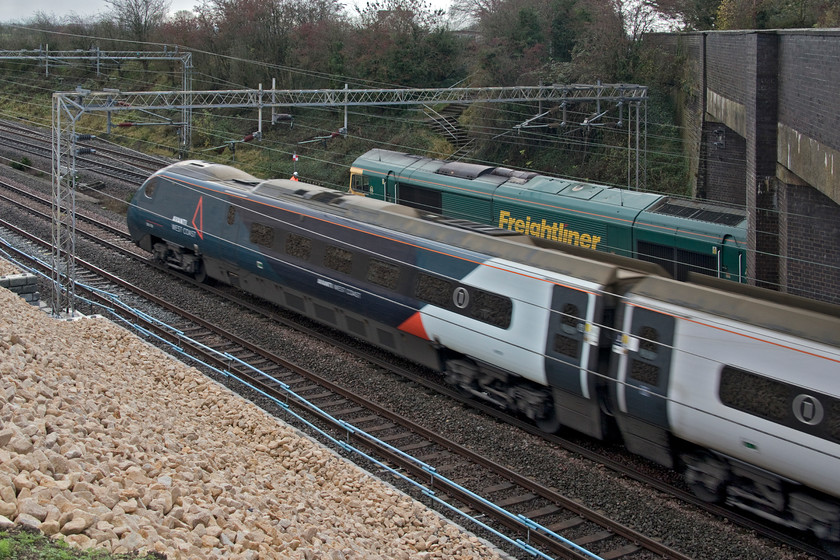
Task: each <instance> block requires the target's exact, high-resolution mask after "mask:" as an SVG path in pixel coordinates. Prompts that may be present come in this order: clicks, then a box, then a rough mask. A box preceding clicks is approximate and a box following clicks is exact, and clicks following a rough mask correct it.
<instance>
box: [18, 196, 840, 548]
mask: <svg viewBox="0 0 840 560" xmlns="http://www.w3.org/2000/svg"><path fill="white" fill-rule="evenodd" d="M30 200H31V203H30V204H28V207H29V209H28V210H27V211H31V207H32V206H36V205H37V204H43V205H44V206H45V207H48V205H49V200H48V199H46V198H45V197H41V198H40V202H38V201H36V198H30ZM6 203H11V202H10V201H8V200H7V201H6ZM80 216H81V219H83V220H86V219H87V217H85V216H84V214H80ZM45 219H47V220H49V212H48V211H47V212H46V214H45ZM90 220H91V222H96V221H97V219H96V217H90ZM118 230H119V228H117V231H112V232H110V233H109V234H108V235H107V236H108V237H110V236H113V237H114V238H115V239H122V242H121V243H117V244H118V245H119V244H124V243H125V239H126V238H127V234H126V233H125V231H124V230H122V231H118ZM80 234H81V235H91V236H92V237H93V238H96V239H97V240H98V241H101V240H102V238H105V237H106V235H105V234H96V233H87V232H83V231H82V232H80ZM122 250H125V248H123V249H122ZM128 253H131V251H130V250H128ZM128 253H125V255H126V256H130V257H131V258H138V257H137V254H138V253H137V252H136V251H135V252H133V253H134V254H133V255H129V254H128ZM140 255H141V256H140V257H139V258H141V259H143V260H144V261H145V254H140ZM216 292H217V293H219V294H222V295H224V297H226V298H230V297H231V294H230V292H232V290H216ZM245 299H247V298H245ZM237 305H249V306H250V307H251V309H252V310H254V309H256V308H258V307H262V308H263V309H262V310H261V312H262V313H263V314H265V311H264V307H265V306H264V305H262V306H260V305H259V304H253V303H250V304H249V303H247V302H245V301H243V300H242V298H239V301H238V302H237ZM269 316H270V317H271V318H272V320H274V321H284V322H288V321H289V320H288V319H287V318H284V317H282V316H278V315H276V314H269ZM181 326H182V327H183V328H184V329H186V332H194V331H193V330H192V327H188V326H187V325H181ZM293 328H295V329H298V330H300V329H305V327H302V326H300V325H295V326H293ZM195 334H196V336H197V338H198V339H202V337H203V336H207V338H206V339H205V340H207V341H208V342H213V344H215V343H216V342H215V341H216V339H217V337H220V336H222V335H220V334H218V333H208V334H206V335H204V334H199V333H195ZM319 336H322V335H320V334H319ZM221 340H222V341H223V342H219V344H221V347H222V348H225V347H230V348H233V347H232V346H230V345H231V344H232V343H231V342H230V339H229V338H224V337H223V338H222V339H221ZM331 344H335V342H331ZM208 346H212V345H211V344H208ZM348 349H350V350H353V351H354V352H357V351H358V349H354V348H352V345H348ZM237 352H240V350H237ZM241 352H245V351H244V350H241ZM232 355H237V357H239V354H232ZM243 355H244V354H243ZM364 359H366V360H370V361H373V362H376V363H377V364H378V365H380V367H388V368H389V369H394V367H393V365H391V364H388V362H387V361H386V360H383V359H380V358H378V357H376V356H368V357H365V358H364ZM256 360H257V363H258V364H267V363H268V362H266V360H268V358H266V357H265V356H261V357H257V358H256ZM234 361H235V360H234ZM243 361H244V360H243ZM230 363H231V361H230V360H229V361H228V365H230ZM244 369H245V371H244V372H243V373H242V375H243V378H244V377H245V375H247V372H248V371H249V368H247V367H246V368H244ZM260 369H263V368H262V367H261V368H260ZM269 369H270V368H269ZM286 369H288V368H286ZM278 371H279V370H278ZM283 375H286V373H285V372H284V374H283ZM401 375H406V376H410V377H411V378H412V379H413V381H414V382H416V383H422V384H424V385H427V386H429V387H432V388H434V390H435V391H439V390H441V389H440V388H439V387H436V386H435V385H436V383H434V382H431V381H429V380H428V379H424V376H423V375H422V374H417V373H415V372H413V371H411V370H409V369H406V371H405V372H402V373H401ZM256 381H257V380H256V379H252V382H253V383H256ZM327 381H328V380H327ZM272 383H273V385H274V386H273V388H271V387H267V388H266V392H269V389H271V391H274V392H278V391H279V393H278V394H282V391H284V390H285V389H283V387H284V385H283V384H285V385H288V386H289V387H296V386H298V384H297V383H295V384H289V383H288V381H287V380H286V379H285V378H284V377H283V376H278V377H277V378H276V380H275V381H274V382H272ZM278 387H279V388H280V389H278ZM323 387H324V385H321V384H316V385H314V386H312V387H311V389H310V388H307V389H306V390H302V394H303V395H308V396H310V397H311V400H312V401H313V402H316V403H320V404H322V405H323V407H324V408H325V410H328V411H333V412H335V411H337V412H345V413H347V415H346V416H347V417H346V418H344V420H345V422H350V423H352V422H353V420H354V419H356V420H358V418H359V417H358V416H355V414H359V415H360V417H361V418H365V417H367V416H372V415H371V414H370V413H369V412H367V411H366V409H363V410H362V411H356V410H355V409H356V408H357V406H360V405H355V404H346V403H345V402H343V401H341V400H338V399H337V397H335V396H334V394H333V393H331V392H328V391H327V390H326V389H324V388H323ZM447 391H448V390H447ZM321 393H324V394H323V395H322V394H321ZM270 394H271V393H270ZM451 396H452V397H457V398H460V396H458V395H456V394H453V395H451ZM345 398H346V397H345ZM331 399H337V400H336V403H335V404H332V402H331ZM470 406H473V407H477V408H483V409H484V410H485V412H486V413H488V414H493V415H495V416H497V417H499V418H500V419H502V420H503V421H504V422H506V423H512V424H514V425H517V426H519V427H520V428H521V429H523V430H526V431H532V432H536V430H535V429H534V428H533V427H532V426H530V425H528V424H527V423H524V422H520V421H519V420H517V419H513V418H509V417H507V416H505V415H503V414H501V413H500V412H499V411H496V410H495V409H492V408H489V407H483V406H481V405H480V404H476V403H474V402H471V403H470ZM334 415H335V416H337V414H334ZM357 427H359V428H361V429H364V430H365V431H369V432H371V433H373V434H375V435H378V436H379V439H380V440H382V441H384V442H386V443H389V444H390V445H391V446H393V447H394V448H396V449H398V450H402V452H403V453H407V454H413V455H414V456H417V457H418V458H420V459H426V460H427V461H428V463H427V464H425V465H423V464H421V465H420V466H419V467H418V466H417V465H414V467H415V468H418V469H419V476H421V477H425V478H428V477H430V476H433V475H435V474H445V473H450V472H456V473H457V472H462V471H463V472H467V473H469V474H471V475H476V473H477V472H478V470H477V469H476V468H475V467H470V466H466V464H464V463H460V462H459V461H458V460H452V457H453V456H455V457H457V454H454V455H452V452H450V451H447V450H438V448H437V447H433V445H437V444H434V442H432V443H426V442H425V441H423V440H422V439H418V438H419V437H420V436H418V435H416V434H415V433H414V431H411V430H408V429H406V428H404V427H401V425H400V424H399V423H398V422H397V421H396V420H395V419H390V418H387V416H384V417H383V416H377V417H374V418H370V419H369V420H367V421H366V422H361V423H360V424H359V426H357ZM342 430H343V437H344V438H347V437H352V438H355V437H359V436H358V434H357V433H356V432H352V433H348V432H347V430H348V427H347V426H346V425H344V426H343V427H342ZM427 440H428V438H427ZM548 440H549V441H550V442H552V443H556V444H558V445H561V446H563V447H565V448H567V449H573V450H574V451H575V452H576V453H580V454H581V455H583V456H591V457H595V455H596V454H594V453H592V452H591V451H589V450H586V449H584V448H583V447H579V446H575V445H574V444H572V443H569V442H568V441H564V440H562V439H560V438H548ZM415 450H422V452H420V451H417V452H415ZM399 455H400V456H402V453H400V454H399ZM432 460H434V464H436V465H438V466H437V467H433V466H432V464H431V463H432ZM594 460H598V461H599V462H601V463H604V464H607V465H608V466H609V468H610V469H616V470H617V471H618V472H623V473H624V474H627V475H628V476H633V477H634V478H636V479H639V480H644V483H645V484H649V485H654V486H653V487H655V488H657V489H659V490H661V491H663V492H668V493H669V494H670V495H674V496H676V497H678V498H679V499H680V500H685V501H687V502H690V503H695V502H696V500H695V499H694V498H693V497H692V496H691V495H690V494H687V493H683V494H680V492H681V491H674V490H673V488H670V489H669V488H666V487H665V485H662V484H661V483H659V482H654V481H653V480H654V479H652V478H649V479H645V478H639V476H640V475H638V473H633V472H632V469H631V468H628V467H626V466H622V465H620V464H617V463H616V464H610V463H605V461H604V460H603V458H600V459H598V458H596V459H594ZM389 464H393V465H394V468H397V469H399V470H400V472H402V471H403V470H404V471H405V472H408V471H409V470H411V469H410V467H411V465H401V464H399V463H398V462H396V461H394V462H393V463H390V462H389ZM515 475H516V473H514V472H512V471H508V472H505V474H504V476H503V477H502V478H499V479H498V480H499V482H497V483H490V482H487V483H484V484H482V485H481V486H474V485H473V486H472V488H474V489H475V490H476V491H477V492H478V493H479V494H480V495H481V496H484V497H485V498H486V499H487V500H488V501H490V502H493V503H495V504H497V505H499V504H503V505H504V506H505V507H507V508H508V509H510V510H511V511H513V512H515V513H516V514H517V515H523V516H525V517H529V518H533V519H534V520H536V521H538V522H539V524H540V525H542V526H543V527H548V528H551V527H553V528H555V529H558V530H562V531H563V534H564V535H568V534H571V535H574V536H575V537H574V538H575V541H576V542H577V543H578V544H581V543H585V544H586V545H591V549H592V550H601V551H602V552H604V556H602V557H605V558H607V557H608V558H625V557H626V558H646V557H651V556H650V555H651V554H652V555H654V556H655V557H675V558H676V557H680V556H678V555H677V556H668V555H667V554H666V553H662V552H654V551H653V550H654V549H646V548H645V547H643V546H641V545H640V543H642V542H644V540H645V539H644V538H643V537H637V536H625V535H624V531H625V529H626V528H623V527H622V526H621V524H618V525H617V526H616V527H615V528H607V527H606V524H608V523H609V520H605V521H606V524H602V525H598V524H597V523H596V522H595V521H591V520H589V519H588V518H587V515H588V514H590V513H594V514H595V517H598V515H600V514H597V512H592V511H591V510H590V511H589V512H587V510H586V508H583V509H582V512H583V513H586V514H587V515H579V514H578V513H576V512H575V508H577V507H582V506H579V504H576V502H575V501H574V500H570V501H569V504H566V505H564V504H563V502H564V501H565V500H564V499H563V497H562V496H559V495H556V493H554V494H555V495H552V492H553V491H551V490H550V489H547V490H548V493H547V494H546V493H545V492H544V490H546V488H543V490H537V489H536V488H535V489H531V488H529V487H528V483H527V479H525V480H524V481H523V482H522V483H516V484H514V483H513V482H511V481H510V479H511V478H515ZM499 476H501V475H499ZM468 478H469V479H470V480H481V479H486V480H487V481H489V480H492V479H491V478H490V477H489V476H486V475H484V474H481V475H480V476H478V475H476V476H470V477H468ZM523 478H524V477H523ZM464 499H465V500H466V499H467V498H464ZM699 505H700V506H701V507H704V508H706V509H707V511H710V512H711V513H712V514H713V515H719V516H721V517H727V518H732V519H733V520H735V521H736V522H738V523H741V524H744V525H745V526H750V527H752V528H753V529H755V530H756V531H760V532H761V533H762V534H764V535H766V536H768V537H769V538H772V539H774V540H776V541H778V542H784V543H786V544H787V545H789V546H792V547H796V548H798V549H799V550H802V551H804V552H806V553H808V554H811V555H812V556H813V557H820V558H830V556H827V555H825V554H824V553H822V552H821V551H819V550H818V549H816V548H814V547H811V546H809V545H807V544H805V543H801V542H798V541H797V540H796V539H792V538H790V537H788V536H786V535H784V534H782V533H780V532H778V531H775V530H774V529H772V528H767V527H762V526H760V523H759V522H757V521H754V520H751V519H749V518H742V517H741V516H738V515H735V514H733V512H731V511H729V510H723V509H720V508H712V509H708V506H707V504H702V503H701V504H699ZM462 507H463V508H464V509H465V510H467V511H470V512H471V513H476V514H478V515H486V513H485V512H484V511H483V509H481V507H477V506H471V505H468V504H466V503H464V505H463V506H462ZM482 507H487V506H486V504H484V505H482ZM569 507H571V508H572V509H571V510H569V509H566V508H569ZM570 511H571V512H573V513H574V514H572V513H570ZM511 523H514V524H515V525H518V526H519V530H522V531H524V534H525V535H526V539H527V540H526V542H530V541H531V540H532V539H533V540H535V541H536V540H540V539H541V538H542V537H540V536H538V535H539V531H534V530H533V527H531V526H529V525H528V523H524V524H523V523H521V520H514V521H512V522H511ZM592 523H596V524H595V525H591V524H592ZM590 527H592V528H591V529H590ZM598 527H600V529H599V528H598ZM578 532H580V533H581V535H578ZM630 535H632V533H630ZM620 538H625V539H626V542H625V543H624V544H618V543H617V542H616V541H617V540H620ZM651 541H652V542H653V543H654V544H653V546H656V544H655V543H656V539H651ZM563 546H564V547H565V548H568V543H564V545H563ZM546 550H548V549H546ZM558 557H567V556H562V555H559V554H558ZM571 557H574V556H571Z"/></svg>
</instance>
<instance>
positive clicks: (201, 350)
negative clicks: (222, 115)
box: [0, 221, 689, 559]
mask: <svg viewBox="0 0 840 560" xmlns="http://www.w3.org/2000/svg"><path fill="white" fill-rule="evenodd" d="M0 225H2V227H4V228H6V229H8V230H11V231H14V232H15V233H16V234H17V235H21V236H23V235H25V234H26V232H23V231H22V230H18V229H17V228H15V227H14V226H13V225H12V224H9V223H7V222H5V221H3V222H0ZM27 237H28V240H29V242H30V243H35V244H37V245H40V246H42V247H43V250H44V251H46V250H47V248H48V246H49V244H48V242H46V241H44V240H41V239H38V238H37V237H35V236H27ZM16 256H17V257H18V258H21V259H23V258H25V257H24V255H23V254H21V253H17V254H16ZM76 263H77V266H78V267H79V270H80V273H79V278H78V281H79V284H78V285H77V286H78V287H77V293H80V294H83V295H84V297H86V298H89V299H90V300H91V301H94V302H97V303H98V304H99V305H101V306H103V307H108V308H113V309H115V310H116V312H117V313H119V314H120V315H121V316H122V317H123V318H124V319H125V320H126V321H128V322H130V323H132V324H136V325H140V326H141V327H142V328H143V329H146V330H148V331H150V332H152V333H154V334H155V335H156V336H157V337H160V338H161V339H163V340H167V341H169V342H170V343H172V344H174V345H177V346H179V347H180V348H181V349H182V352H184V353H186V354H188V355H190V356H192V357H194V358H196V359H197V360H200V361H201V362H202V363H204V364H207V365H209V366H211V367H212V368H215V369H216V370H218V371H222V372H225V374H226V375H228V376H230V378H231V379H235V380H237V381H238V382H239V383H241V384H244V385H245V386H248V387H252V388H254V389H256V390H257V391H258V392H259V393H261V394H263V395H266V396H268V397H270V398H272V399H273V400H275V401H276V402H283V403H286V404H288V405H289V406H292V407H294V408H295V409H296V410H297V411H298V412H299V413H300V414H305V415H307V416H310V417H312V419H313V421H314V422H317V424H318V425H319V426H320V427H322V429H324V430H329V431H330V433H331V434H332V436H333V437H334V438H335V439H336V440H340V441H345V442H347V443H348V444H349V445H352V446H354V447H360V448H362V449H364V450H365V453H367V454H374V455H375V456H376V457H377V460H378V461H379V463H380V464H381V465H384V466H387V467H388V468H389V469H391V470H392V471H393V472H394V473H398V474H400V475H401V476H406V477H410V478H412V479H414V480H416V481H417V483H418V484H420V485H422V486H424V487H426V488H427V489H428V492H430V493H434V494H435V497H436V499H437V500H441V497H442V496H443V495H446V496H448V497H447V498H446V499H445V500H444V501H445V502H446V503H449V504H451V505H452V508H453V510H455V511H461V512H462V513H466V514H468V515H470V516H472V517H476V516H480V517H481V518H482V520H483V523H484V524H485V526H486V527H491V528H494V529H495V530H496V531H498V532H499V533H500V534H507V533H509V532H512V533H513V534H515V535H516V536H515V539H517V540H519V541H520V542H521V543H524V544H525V545H527V548H526V550H528V549H530V548H531V547H533V550H540V551H543V552H542V554H545V555H547V556H548V557H556V558H592V556H591V555H590V554H588V553H587V552H586V551H587V550H589V551H595V553H596V554H598V555H599V556H600V557H602V558H627V559H633V558H653V557H656V558H673V559H687V558H689V557H688V556H684V555H682V554H680V553H679V552H677V551H675V550H673V549H671V548H669V547H668V546H666V545H664V544H662V543H661V542H659V541H657V540H656V539H651V538H649V537H647V536H645V535H643V534H641V533H639V532H636V531H634V530H633V529H631V528H629V527H626V526H623V525H622V524H620V523H616V522H615V521H612V520H610V519H609V518H608V517H606V516H604V515H602V514H599V513H598V512H595V511H594V510H591V509H589V508H586V507H584V506H582V505H580V504H579V503H577V502H576V501H575V500H572V499H570V498H567V497H565V496H562V495H560V494H559V493H558V492H556V491H555V490H553V489H551V488H549V487H547V486H545V485H542V484H539V483H537V482H535V481H532V480H529V479H527V478H525V477H522V476H520V475H518V474H517V473H515V472H514V471H512V470H510V469H508V468H506V467H505V466H504V465H501V464H498V463H496V462H495V461H493V460H491V459H488V458H486V457H482V456H480V455H478V454H475V453H473V452H471V451H469V450H468V449H466V448H464V447H462V446H460V445H458V444H456V443H454V442H452V441H450V440H448V439H447V438H445V437H441V436H439V435H437V434H436V433H434V431H432V430H429V429H426V428H424V427H423V426H420V425H418V424H416V423H415V422H413V421H411V420H410V419H408V418H406V417H404V416H401V415H399V414H395V413H393V412H391V411H389V410H386V409H384V408H382V407H381V406H379V405H377V404H376V403H374V402H372V401H369V400H367V399H364V398H362V397H359V396H358V395H355V394H354V393H353V392H352V391H350V390H347V389H346V388H343V387H341V386H339V385H337V384H335V383H333V382H331V381H330V380H329V379H327V378H326V377H324V376H323V375H321V374H318V373H316V372H313V371H311V370H309V369H307V368H302V367H300V366H297V365H296V364H294V363H293V362H290V361H288V360H285V359H283V358H281V357H280V356H277V355H276V354H274V353H272V352H269V351H267V350H265V349H263V348H260V347H258V346H255V345H253V344H251V343H250V342H248V341H246V340H244V339H242V338H240V337H238V336H237V335H235V334H234V333H231V332H228V331H227V330H225V329H223V328H221V327H218V326H215V325H213V324H211V323H210V322H208V321H205V320H204V319H202V318H201V317H198V316H196V315H194V314H192V313H191V312H189V311H188V310H186V309H183V308H181V307H179V306H177V305H174V304H172V303H171V302H168V301H165V300H163V299H161V298H159V297H157V296H156V295H154V294H151V293H149V292H143V291H140V290H138V289H136V288H135V287H133V286H132V285H131V284H130V283H128V282H125V281H123V280H121V279H119V278H117V277H116V276H113V275H111V274H109V273H107V272H106V271H104V270H102V269H100V268H98V267H96V266H94V265H93V264H91V263H88V262H86V261H84V260H82V259H78V258H77V260H76ZM30 265H31V266H37V267H43V265H41V264H39V263H36V262H30ZM44 268H45V267H44ZM43 272H44V273H45V274H47V273H48V270H46V269H44V270H43ZM86 285H93V286H95V287H96V288H98V290H107V291H109V292H112V291H113V292H117V293H119V292H124V291H126V290H129V291H131V292H132V293H133V294H134V296H139V297H142V298H143V299H145V300H148V301H150V302H152V303H154V304H155V305H157V306H160V307H161V308H163V309H165V310H166V311H167V312H168V313H170V314H175V315H176V316H177V317H178V319H177V321H176V322H174V324H172V325H171V326H165V325H161V324H160V323H158V322H157V321H153V320H149V319H148V318H147V317H146V316H145V314H137V313H132V312H131V311H129V310H126V309H121V308H117V307H114V305H113V301H111V300H110V299H108V298H105V297H103V296H102V294H101V293H99V292H98V291H91V290H87V289H86V288H85V287H84V286H86ZM185 335H188V338H187V337H186V336H185ZM447 473H468V474H469V478H470V479H473V480H474V479H478V480H482V481H484V482H485V486H484V487H483V488H480V489H476V490H477V491H476V492H473V491H470V490H469V489H468V487H467V486H465V485H464V484H463V483H462V481H459V480H458V476H457V474H455V475H453V474H447ZM458 521H459V522H461V523H463V522H464V520H463V519H460V520H458ZM537 523H539V525H538V524H537ZM540 525H541V527H540ZM559 532H562V533H564V534H569V533H570V532H573V533H574V534H575V535H576V536H575V538H574V539H573V540H572V539H569V538H567V537H562V536H560V535H559Z"/></svg>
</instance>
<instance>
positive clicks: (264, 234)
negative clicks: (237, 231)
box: [249, 222, 274, 247]
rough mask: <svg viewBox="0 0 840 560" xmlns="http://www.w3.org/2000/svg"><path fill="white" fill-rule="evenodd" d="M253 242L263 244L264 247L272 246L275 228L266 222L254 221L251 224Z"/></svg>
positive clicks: (251, 239)
mask: <svg viewBox="0 0 840 560" xmlns="http://www.w3.org/2000/svg"><path fill="white" fill-rule="evenodd" d="M249 239H250V241H251V243H256V244H257V245H262V246H263V247H271V244H272V243H274V228H273V227H271V226H267V225H265V224H260V223H258V222H254V223H253V224H251V235H250V238H249Z"/></svg>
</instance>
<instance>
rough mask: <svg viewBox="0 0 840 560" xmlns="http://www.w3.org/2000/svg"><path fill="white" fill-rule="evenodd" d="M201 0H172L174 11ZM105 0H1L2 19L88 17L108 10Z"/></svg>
mask: <svg viewBox="0 0 840 560" xmlns="http://www.w3.org/2000/svg"><path fill="white" fill-rule="evenodd" d="M198 3H199V0H172V11H173V12H175V11H178V10H192V8H193V6H195V5H196V4H198ZM107 9H108V6H107V4H105V0H75V1H74V0H0V21H2V22H9V21H17V22H21V21H25V20H28V19H30V18H32V16H34V15H35V14H36V13H37V12H44V13H45V14H47V15H56V16H58V17H64V16H67V15H70V14H72V13H75V14H76V15H79V16H81V17H88V16H92V15H95V14H100V13H102V12H105V11H107Z"/></svg>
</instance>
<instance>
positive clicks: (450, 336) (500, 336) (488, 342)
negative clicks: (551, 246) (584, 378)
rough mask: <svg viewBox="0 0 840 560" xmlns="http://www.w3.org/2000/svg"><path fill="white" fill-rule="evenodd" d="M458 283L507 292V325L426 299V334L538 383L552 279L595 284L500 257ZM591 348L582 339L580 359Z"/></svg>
mask: <svg viewBox="0 0 840 560" xmlns="http://www.w3.org/2000/svg"><path fill="white" fill-rule="evenodd" d="M461 283H462V284H465V285H472V286H477V287H481V288H482V289H489V290H491V291H493V292H496V293H498V294H502V295H506V296H508V297H510V298H511V299H512V300H513V312H512V315H511V324H510V327H509V328H507V329H501V328H497V327H493V326H491V325H488V324H487V323H483V322H481V321H477V320H474V319H469V318H466V317H464V316H463V315H459V314H457V313H453V312H451V311H447V310H444V309H440V308H438V307H434V306H431V305H427V306H425V307H424V308H423V309H422V310H421V313H422V315H423V326H424V327H425V329H426V333H427V334H428V336H429V338H431V339H432V340H435V339H437V340H439V341H440V342H441V343H443V344H444V345H445V346H446V347H448V348H451V349H453V350H456V351H458V352H461V353H463V354H465V355H467V356H471V357H473V358H476V359H478V360H483V361H486V362H489V363H492V364H493V365H495V366H497V367H499V368H501V369H505V370H508V371H510V372H513V373H516V374H518V375H521V376H522V377H524V378H526V379H530V380H532V381H534V382H536V383H539V384H541V385H545V384H546V375H545V356H544V352H545V343H546V336H547V331H548V322H549V314H550V313H551V298H552V293H553V290H554V285H555V284H556V283H559V284H563V285H568V286H574V287H576V288H580V289H581V290H584V291H594V290H597V289H598V287H597V286H595V285H592V284H591V283H587V282H581V281H580V280H577V279H573V278H568V277H564V276H560V275H556V276H551V275H548V274H547V273H546V272H545V271H543V270H538V269H535V268H530V267H525V266H523V265H521V264H515V263H512V262H508V261H504V260H502V259H491V260H489V261H487V262H485V263H484V265H482V266H478V267H477V268H476V269H475V270H474V271H473V272H471V273H470V274H468V275H467V276H465V277H464V278H462V279H461ZM594 298H595V295H594V294H591V295H590V298H589V304H590V305H589V312H588V315H587V321H591V320H592V318H591V314H592V303H593V301H594ZM589 349H590V346H589V345H584V349H583V352H584V353H585V354H584V360H583V362H584V363H585V362H586V360H585V357H586V356H587V355H588V352H589Z"/></svg>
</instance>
